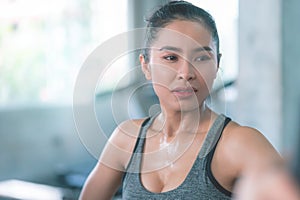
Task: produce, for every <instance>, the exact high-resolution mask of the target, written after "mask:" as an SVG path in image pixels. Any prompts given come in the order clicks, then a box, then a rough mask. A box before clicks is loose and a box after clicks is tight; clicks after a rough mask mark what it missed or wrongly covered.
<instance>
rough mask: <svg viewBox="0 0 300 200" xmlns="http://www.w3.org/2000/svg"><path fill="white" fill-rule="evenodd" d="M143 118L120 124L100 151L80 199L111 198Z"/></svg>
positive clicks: (121, 175)
mask: <svg viewBox="0 0 300 200" xmlns="http://www.w3.org/2000/svg"><path fill="white" fill-rule="evenodd" d="M142 121H143V120H134V121H133V120H129V121H126V122H124V123H122V124H120V125H119V126H118V127H117V128H116V129H115V131H114V132H113V134H112V135H111V137H110V138H109V140H108V142H107V143H106V145H105V148H104V149H103V152H102V153H101V156H100V158H99V162H98V163H97V165H96V166H95V168H94V169H93V171H92V172H91V173H90V175H89V177H88V179H87V181H86V182H85V185H84V187H83V189H82V192H81V195H80V199H88V200H90V199H91V200H93V199H103V200H104V199H111V198H112V197H113V195H114V194H115V192H116V191H117V189H118V188H119V186H120V185H121V182H122V177H123V175H124V171H125V170H126V166H127V163H128V162H129V160H130V158H131V155H132V152H133V148H134V145H135V142H136V139H137V136H138V133H139V129H140V125H141V123H142Z"/></svg>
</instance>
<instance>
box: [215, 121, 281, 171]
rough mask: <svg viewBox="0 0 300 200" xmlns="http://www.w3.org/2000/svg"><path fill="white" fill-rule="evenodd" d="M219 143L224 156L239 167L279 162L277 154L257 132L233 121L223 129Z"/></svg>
mask: <svg viewBox="0 0 300 200" xmlns="http://www.w3.org/2000/svg"><path fill="white" fill-rule="evenodd" d="M220 143H221V145H220V146H221V148H222V151H223V152H224V156H226V157H228V158H232V159H235V160H237V161H239V162H240V163H241V165H249V166H251V165H252V164H255V165H260V164H261V165H264V164H267V163H268V164H270V163H274V162H281V156H280V155H279V153H278V152H277V151H276V149H275V148H274V147H273V145H272V144H271V143H270V142H269V141H268V139H267V138H266V137H265V136H264V135H263V134H262V133H261V132H260V131H259V130H257V129H255V128H252V127H248V126H242V125H240V124H238V123H237V122H234V121H231V122H230V123H229V124H228V125H227V126H226V128H225V129H224V131H223V134H222V138H221V140H220Z"/></svg>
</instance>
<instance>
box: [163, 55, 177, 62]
mask: <svg viewBox="0 0 300 200" xmlns="http://www.w3.org/2000/svg"><path fill="white" fill-rule="evenodd" d="M163 59H165V60H167V61H170V62H175V61H177V60H178V57H177V56H175V55H167V56H163Z"/></svg>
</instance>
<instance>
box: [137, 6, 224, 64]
mask: <svg viewBox="0 0 300 200" xmlns="http://www.w3.org/2000/svg"><path fill="white" fill-rule="evenodd" d="M174 20H189V21H195V22H199V23H201V24H202V25H203V26H205V27H206V28H207V29H208V30H209V31H210V32H211V34H212V38H213V40H214V42H215V44H216V47H217V55H218V61H219V45H220V44H219V35H218V31H217V27H216V23H215V20H214V19H213V17H212V16H211V15H210V14H209V13H208V12H207V11H205V10H203V9H202V8H199V7H197V6H194V5H193V4H191V3H189V2H186V1H171V2H169V3H167V4H165V5H163V6H162V7H161V8H159V9H158V10H156V11H155V12H154V13H153V14H152V15H151V16H150V17H149V18H148V19H146V21H147V30H146V38H145V48H144V49H143V50H142V54H143V55H144V57H145V61H146V62H148V61H149V47H150V46H151V44H152V42H153V41H154V40H155V38H156V37H157V33H158V32H159V29H161V28H164V27H166V26H167V25H168V24H170V23H171V22H172V21H174Z"/></svg>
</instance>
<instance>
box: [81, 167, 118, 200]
mask: <svg viewBox="0 0 300 200" xmlns="http://www.w3.org/2000/svg"><path fill="white" fill-rule="evenodd" d="M122 176H123V172H122V171H118V170H115V169H113V168H111V167H108V166H106V165H104V164H103V163H101V162H98V163H97V165H96V166H95V168H94V169H93V171H92V172H91V173H90V175H89V177H88V179H87V181H86V182H85V184H84V187H83V190H82V191H81V194H80V199H82V200H85V199H86V200H93V199H95V200H96V199H97V200H102V199H103V200H106V199H111V198H112V197H113V196H114V194H115V193H116V191H117V190H118V188H119V186H120V185H121V181H122Z"/></svg>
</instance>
